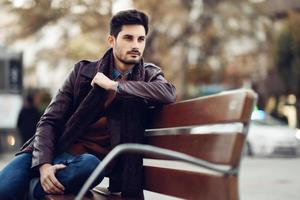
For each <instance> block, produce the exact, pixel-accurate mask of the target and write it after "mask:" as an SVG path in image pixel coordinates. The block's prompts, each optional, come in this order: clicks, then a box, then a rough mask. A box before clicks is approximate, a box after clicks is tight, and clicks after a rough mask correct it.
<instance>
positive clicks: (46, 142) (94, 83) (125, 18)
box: [0, 10, 175, 199]
mask: <svg viewBox="0 0 300 200" xmlns="http://www.w3.org/2000/svg"><path fill="white" fill-rule="evenodd" d="M147 33H148V17H147V16H146V15H145V14H144V13H143V12H140V11H137V10H127V11H122V12H119V13H117V14H116V15H115V16H113V17H112V19H111V21H110V35H109V37H108V43H109V45H110V47H111V48H110V49H109V50H108V51H107V52H106V53H105V54H104V56H103V57H102V58H101V59H100V60H98V61H96V62H90V61H80V62H79V63H77V64H76V65H75V67H74V69H73V71H72V72H71V73H70V75H69V77H68V78H67V79H66V81H65V83H64V84H63V86H62V88H61V89H60V90H59V91H58V94H57V95H56V96H55V97H54V98H53V99H52V101H51V103H50V104H49V106H48V108H47V110H46V111H45V113H44V114H43V116H42V117H41V119H40V121H39V123H38V125H37V130H36V134H35V136H34V137H32V138H31V139H30V140H29V141H27V142H26V143H25V144H24V145H23V147H22V148H21V152H20V153H19V154H18V155H17V156H16V157H15V158H14V159H13V160H12V161H11V162H10V163H9V164H8V165H7V166H6V167H5V168H4V169H3V170H2V171H1V172H0V197H1V199H2V198H3V199H22V198H23V197H24V195H25V193H26V191H27V190H28V186H29V182H30V180H31V187H30V188H31V189H32V191H29V194H30V195H33V196H34V198H37V199H43V198H44V196H45V195H46V194H69V193H77V192H78V191H79V189H80V188H81V186H82V185H83V183H84V182H85V180H86V179H87V178H88V177H89V175H90V174H91V172H92V171H93V170H94V169H95V168H96V166H97V165H98V164H99V163H100V160H101V159H102V158H103V157H104V156H105V155H106V154H107V153H108V152H109V150H110V146H111V147H114V146H116V145H117V144H120V143H126V142H143V141H142V135H143V132H144V129H145V121H146V118H145V116H146V115H145V114H146V112H147V108H148V107H149V106H150V105H159V104H167V103H171V102H174V101H175V88H174V86H173V85H172V84H170V83H168V82H167V81H166V80H165V79H164V77H163V74H162V71H161V70H160V68H158V67H156V66H155V65H153V64H146V63H144V62H143V59H142V55H143V51H144V48H145V44H146V35H147ZM95 124H96V125H97V126H98V128H99V126H100V127H101V130H102V131H101V133H100V132H99V131H97V132H95V131H94V132H93V127H94V126H96V125H95ZM107 130H109V132H107ZM141 163H142V160H141V157H139V156H123V157H121V158H120V159H119V160H117V161H116V162H115V165H113V166H112V167H111V170H110V172H108V174H109V176H110V186H109V190H110V191H111V192H122V195H123V196H129V197H130V196H137V197H140V196H141V193H142V186H141V184H142V181H141V177H142V175H141V168H142V167H141ZM34 177H38V178H34ZM102 179H103V175H102V176H100V177H99V178H98V180H97V182H95V183H94V184H93V186H95V185H97V184H98V183H99V182H100V181H101V180H102Z"/></svg>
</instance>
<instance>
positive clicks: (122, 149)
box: [75, 143, 237, 200]
mask: <svg viewBox="0 0 300 200" xmlns="http://www.w3.org/2000/svg"><path fill="white" fill-rule="evenodd" d="M123 153H136V154H150V155H159V156H166V157H169V158H173V159H174V158H175V159H176V160H179V161H183V162H186V163H190V164H193V165H196V166H200V167H203V168H206V169H209V170H212V171H215V172H219V173H222V174H225V175H235V174H237V169H235V168H230V169H222V168H220V167H218V165H216V164H213V163H210V162H208V161H205V160H202V159H199V158H195V157H193V156H189V155H187V154H184V153H180V152H177V151H172V150H168V149H164V148H159V147H155V146H151V145H143V144H130V143H128V144H121V145H118V146H116V147H115V148H114V149H113V150H112V151H111V152H110V153H109V154H108V155H107V156H106V157H105V158H104V159H103V161H102V162H100V164H99V165H98V166H97V167H96V169H95V170H94V171H93V173H92V174H91V175H90V177H89V178H88V180H87V181H86V182H85V183H84V185H83V186H82V188H81V190H80V191H79V193H78V194H77V196H76V198H75V200H81V199H82V198H83V196H84V195H85V193H86V192H87V191H88V190H89V188H90V186H91V185H92V183H93V182H94V181H95V179H96V178H97V177H98V176H99V174H101V173H102V172H103V171H104V169H105V168H106V167H107V166H108V164H109V163H110V162H111V161H112V160H113V159H115V158H116V157H117V156H119V155H120V154H123Z"/></svg>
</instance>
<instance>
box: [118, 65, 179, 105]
mask: <svg viewBox="0 0 300 200" xmlns="http://www.w3.org/2000/svg"><path fill="white" fill-rule="evenodd" d="M145 71H146V80H145V81H122V82H119V86H118V87H119V88H118V89H119V90H118V93H119V94H120V95H133V96H136V97H141V98H143V99H146V100H149V101H154V102H157V103H163V104H168V103H173V102H175V100H176V89H175V87H174V85H172V84H171V83H169V82H168V81H167V80H166V79H165V78H164V75H163V73H162V71H161V70H160V68H158V67H156V66H152V65H150V66H147V67H146V69H145Z"/></svg>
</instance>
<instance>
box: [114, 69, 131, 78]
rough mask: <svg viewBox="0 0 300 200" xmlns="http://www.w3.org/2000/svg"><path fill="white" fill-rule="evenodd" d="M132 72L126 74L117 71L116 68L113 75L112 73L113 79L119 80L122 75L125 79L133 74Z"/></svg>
mask: <svg viewBox="0 0 300 200" xmlns="http://www.w3.org/2000/svg"><path fill="white" fill-rule="evenodd" d="M131 72H132V69H131V70H129V71H127V72H125V73H122V72H120V71H119V70H117V69H116V68H114V70H113V73H112V78H113V79H117V78H118V77H119V76H120V75H121V76H124V77H127V76H128V75H130V74H131Z"/></svg>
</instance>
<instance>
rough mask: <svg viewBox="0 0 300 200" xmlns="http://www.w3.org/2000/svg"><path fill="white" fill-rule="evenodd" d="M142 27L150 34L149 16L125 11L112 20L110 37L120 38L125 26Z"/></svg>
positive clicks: (135, 11)
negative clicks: (119, 35)
mask: <svg viewBox="0 0 300 200" xmlns="http://www.w3.org/2000/svg"><path fill="white" fill-rule="evenodd" d="M135 24H137V25H142V26H144V28H145V32H146V35H147V33H148V16H147V15H146V14H145V13H143V12H141V11H138V10H124V11H120V12H118V13H117V14H115V15H114V16H113V17H112V18H111V20H110V35H113V36H115V37H117V36H118V34H119V33H120V31H121V30H122V26H123V25H135Z"/></svg>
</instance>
